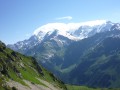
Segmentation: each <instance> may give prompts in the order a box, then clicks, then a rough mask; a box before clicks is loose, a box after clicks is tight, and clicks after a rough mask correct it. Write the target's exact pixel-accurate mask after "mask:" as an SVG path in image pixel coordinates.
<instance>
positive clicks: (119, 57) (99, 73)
mask: <svg viewBox="0 0 120 90" xmlns="http://www.w3.org/2000/svg"><path fill="white" fill-rule="evenodd" d="M113 43H114V44H113ZM119 46H120V38H119V37H108V38H106V39H104V40H103V41H102V42H101V43H99V44H98V45H97V46H95V47H94V49H93V50H91V51H89V52H87V53H86V54H84V56H82V57H81V59H80V62H79V64H78V66H77V67H76V68H74V69H73V70H72V71H71V72H70V78H69V80H70V82H73V83H74V84H75V83H76V84H79V85H82V84H83V85H88V86H93V87H98V86H99V87H114V88H115V87H119V86H120V79H119V76H120V73H119V72H120V47H119Z"/></svg>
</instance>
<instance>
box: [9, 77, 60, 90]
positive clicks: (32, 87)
mask: <svg viewBox="0 0 120 90" xmlns="http://www.w3.org/2000/svg"><path fill="white" fill-rule="evenodd" d="M38 80H40V82H42V83H43V84H45V85H46V86H48V87H45V86H43V85H38V84H32V83H31V82H29V81H27V80H24V82H25V83H26V84H27V85H28V86H29V87H28V86H24V85H22V84H20V83H18V82H15V81H12V80H9V82H7V85H9V86H10V87H16V88H17V89H18V90H61V89H60V88H57V87H55V86H54V85H52V84H50V83H48V82H47V81H44V80H41V79H38Z"/></svg>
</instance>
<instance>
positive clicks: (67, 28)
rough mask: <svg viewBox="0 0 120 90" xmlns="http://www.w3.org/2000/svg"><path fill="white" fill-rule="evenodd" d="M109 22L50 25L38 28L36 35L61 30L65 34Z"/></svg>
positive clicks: (97, 21)
mask: <svg viewBox="0 0 120 90" xmlns="http://www.w3.org/2000/svg"><path fill="white" fill-rule="evenodd" d="M106 22H107V21H106V20H96V21H88V22H82V23H68V24H66V23H48V24H46V25H43V26H41V27H39V28H37V29H36V30H35V31H34V34H35V35H38V34H39V32H40V33H41V32H43V33H47V32H50V31H54V30H59V31H60V32H61V33H62V32H63V33H64V32H66V31H68V32H70V31H74V30H76V29H78V28H79V27H80V26H91V27H92V26H96V25H101V24H105V23H106Z"/></svg>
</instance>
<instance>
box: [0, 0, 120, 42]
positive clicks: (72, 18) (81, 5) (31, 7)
mask: <svg viewBox="0 0 120 90" xmlns="http://www.w3.org/2000/svg"><path fill="white" fill-rule="evenodd" d="M98 19H105V20H110V21H113V22H120V0H0V40H2V41H3V42H5V43H6V44H12V43H15V42H17V41H21V40H24V39H27V38H29V37H30V35H32V33H33V32H34V30H35V29H36V28H38V27H40V26H42V25H44V24H47V23H51V22H62V23H69V22H85V21H91V20H98Z"/></svg>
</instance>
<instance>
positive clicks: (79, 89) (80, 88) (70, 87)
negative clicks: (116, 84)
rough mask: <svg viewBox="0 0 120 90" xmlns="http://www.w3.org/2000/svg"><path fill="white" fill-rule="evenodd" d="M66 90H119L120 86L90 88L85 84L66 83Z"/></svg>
mask: <svg viewBox="0 0 120 90" xmlns="http://www.w3.org/2000/svg"><path fill="white" fill-rule="evenodd" d="M66 86H67V89H68V90H120V88H90V87H87V86H75V85H68V84H67V85H66Z"/></svg>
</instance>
